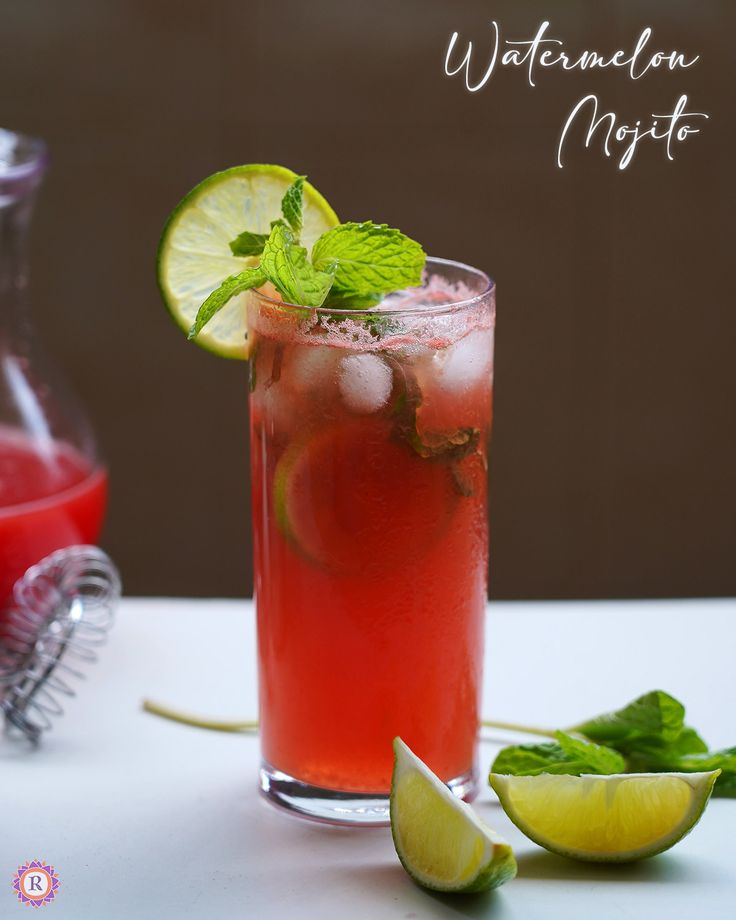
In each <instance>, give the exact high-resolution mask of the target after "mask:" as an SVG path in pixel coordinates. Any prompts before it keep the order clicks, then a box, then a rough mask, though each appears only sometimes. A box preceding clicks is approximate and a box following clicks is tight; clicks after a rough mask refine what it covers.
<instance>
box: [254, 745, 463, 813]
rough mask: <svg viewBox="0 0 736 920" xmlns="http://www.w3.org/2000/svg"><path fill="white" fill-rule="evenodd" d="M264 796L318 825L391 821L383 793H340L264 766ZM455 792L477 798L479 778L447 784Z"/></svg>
mask: <svg viewBox="0 0 736 920" xmlns="http://www.w3.org/2000/svg"><path fill="white" fill-rule="evenodd" d="M260 778H261V794H262V795H263V796H264V797H265V798H266V799H268V801H269V802H271V804H272V805H276V806H277V807H279V808H283V809H285V810H286V811H288V812H290V813H291V814H292V815H298V816H299V817H301V818H308V819H309V820H311V821H319V822H320V823H322V824H339V825H350V826H358V825H359V826H361V827H387V826H388V825H389V824H390V821H389V801H388V795H387V794H386V793H383V792H340V791H339V790H336V789H321V788H320V787H319V786H310V785H309V784H308V783H302V782H301V781H300V780H298V779H294V777H293V776H289V775H288V774H287V773H282V772H281V771H280V770H276V769H274V768H273V767H272V766H271V765H270V764H268V763H266V762H265V761H263V763H262V764H261V773H260ZM447 785H448V786H449V787H450V789H451V790H452V792H453V793H454V794H455V795H456V796H457V797H458V798H459V799H464V800H465V801H466V802H470V801H472V800H473V799H474V798H475V796H476V795H477V794H478V778H477V776H476V775H475V773H474V772H470V773H466V774H465V775H463V776H458V777H457V778H456V779H453V780H450V782H449V783H448V784H447Z"/></svg>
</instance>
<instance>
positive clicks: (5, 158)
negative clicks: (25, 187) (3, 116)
mask: <svg viewBox="0 0 736 920" xmlns="http://www.w3.org/2000/svg"><path fill="white" fill-rule="evenodd" d="M19 148H20V151H21V152H20V155H19ZM47 163H48V149H47V147H46V143H45V142H44V141H43V140H42V139H41V138H40V137H34V136H33V135H32V134H25V133H23V132H22V131H13V130H11V129H9V128H3V127H2V126H0V181H2V182H8V181H12V180H13V179H25V178H28V177H29V176H35V175H40V174H41V173H43V172H44V170H45V169H46V166H47Z"/></svg>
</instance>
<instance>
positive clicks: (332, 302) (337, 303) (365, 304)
mask: <svg viewBox="0 0 736 920" xmlns="http://www.w3.org/2000/svg"><path fill="white" fill-rule="evenodd" d="M381 300H383V295H382V294H376V293H375V292H373V293H371V294H352V295H351V294H341V293H340V292H339V291H336V290H335V289H334V288H333V289H332V290H331V291H330V293H329V294H328V296H327V300H326V301H325V303H324V305H325V306H326V307H333V308H334V309H335V310H366V309H368V308H369V307H375V305H376V304H377V303H380V302H381ZM379 315H380V314H376V313H374V314H372V316H373V317H376V316H379ZM384 319H385V317H384Z"/></svg>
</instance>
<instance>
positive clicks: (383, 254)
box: [312, 221, 426, 297]
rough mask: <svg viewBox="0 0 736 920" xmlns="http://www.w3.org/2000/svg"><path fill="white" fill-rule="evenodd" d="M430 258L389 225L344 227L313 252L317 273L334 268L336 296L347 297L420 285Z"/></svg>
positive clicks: (334, 230)
mask: <svg viewBox="0 0 736 920" xmlns="http://www.w3.org/2000/svg"><path fill="white" fill-rule="evenodd" d="M425 259H426V256H425V255H424V250H423V249H422V247H421V246H420V245H419V243H416V242H415V241H414V240H411V239H409V237H408V236H405V235H404V234H403V233H401V231H399V230H394V229H392V228H391V227H389V226H388V225H387V224H374V223H373V222H372V221H364V222H363V223H359V224H358V223H347V224H340V226H338V227H333V228H332V230H328V231H327V232H326V233H323V234H322V236H321V237H320V238H319V239H318V240H317V242H316V243H315V244H314V247H313V248H312V262H313V263H314V267H315V268H317V269H323V270H329V267H331V266H333V265H334V272H335V283H334V292H333V293H334V294H335V295H339V296H344V297H355V296H361V295H363V296H364V295H375V294H377V293H384V294H385V293H389V292H390V291H396V290H399V289H400V288H404V287H412V286H415V285H418V284H419V283H420V282H421V280H422V270H423V268H424V262H425Z"/></svg>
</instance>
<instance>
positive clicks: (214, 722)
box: [143, 700, 555, 738]
mask: <svg viewBox="0 0 736 920" xmlns="http://www.w3.org/2000/svg"><path fill="white" fill-rule="evenodd" d="M143 709H144V710H145V711H146V712H150V713H152V714H153V715H155V716H160V717H161V718H162V719H170V720H171V721H172V722H180V723H182V724H183V725H192V726H194V727H195V728H206V729H208V730H209V731H213V732H246V733H251V732H257V731H258V722H256V721H244V722H229V721H226V720H223V719H208V718H204V717H203V716H195V715H193V714H192V713H189V712H182V711H181V710H180V709H172V708H171V707H170V706H163V705H162V704H161V703H154V702H153V700H143ZM480 724H481V725H482V726H483V728H498V729H501V731H510V732H521V733H522V734H525V735H541V736H542V737H543V738H554V736H555V735H554V732H553V731H551V730H550V729H548V728H536V727H535V726H533V725H518V724H517V723H516V722H497V721H495V720H491V719H484V720H483V721H482V722H481V723H480Z"/></svg>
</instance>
